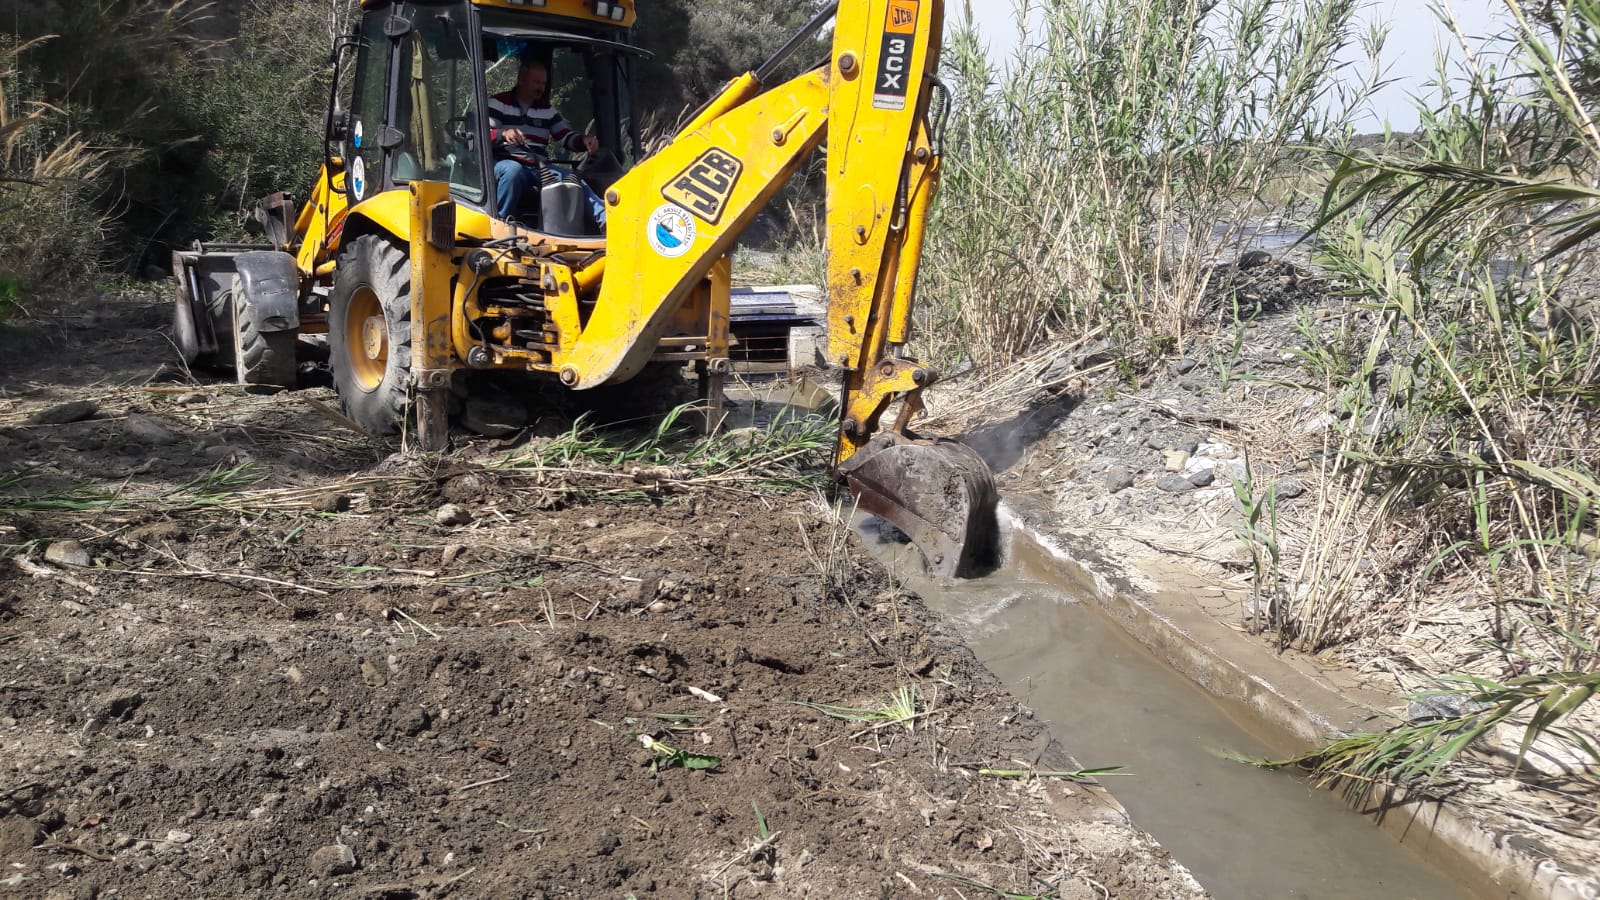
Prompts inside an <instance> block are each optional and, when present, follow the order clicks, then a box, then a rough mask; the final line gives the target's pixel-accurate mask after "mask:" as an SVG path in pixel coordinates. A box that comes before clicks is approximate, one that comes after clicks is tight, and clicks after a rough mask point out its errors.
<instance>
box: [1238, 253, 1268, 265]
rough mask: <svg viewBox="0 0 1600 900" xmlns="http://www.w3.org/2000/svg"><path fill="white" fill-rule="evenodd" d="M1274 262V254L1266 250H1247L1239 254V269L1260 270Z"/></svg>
mask: <svg viewBox="0 0 1600 900" xmlns="http://www.w3.org/2000/svg"><path fill="white" fill-rule="evenodd" d="M1270 262H1272V254H1271V253H1268V252H1267V251H1265V250H1246V251H1245V252H1243V253H1241V254H1239V268H1241V269H1259V268H1261V267H1262V266H1264V265H1266V264H1267V263H1270Z"/></svg>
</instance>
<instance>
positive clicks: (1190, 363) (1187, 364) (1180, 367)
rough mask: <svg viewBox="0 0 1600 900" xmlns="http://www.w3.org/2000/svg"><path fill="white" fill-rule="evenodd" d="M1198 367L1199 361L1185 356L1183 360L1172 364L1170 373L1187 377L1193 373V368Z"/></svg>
mask: <svg viewBox="0 0 1600 900" xmlns="http://www.w3.org/2000/svg"><path fill="white" fill-rule="evenodd" d="M1198 365H1200V360H1198V359H1190V358H1189V357H1187V356H1185V357H1184V358H1183V359H1180V360H1178V361H1177V362H1175V363H1173V364H1172V371H1174V372H1176V373H1177V374H1179V375H1187V374H1189V373H1190V372H1193V371H1194V370H1195V367H1196V366H1198Z"/></svg>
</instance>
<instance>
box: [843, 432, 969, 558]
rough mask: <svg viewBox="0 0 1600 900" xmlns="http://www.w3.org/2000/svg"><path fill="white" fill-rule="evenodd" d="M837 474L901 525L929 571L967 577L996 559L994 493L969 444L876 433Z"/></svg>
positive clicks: (874, 509) (873, 509)
mask: <svg viewBox="0 0 1600 900" xmlns="http://www.w3.org/2000/svg"><path fill="white" fill-rule="evenodd" d="M839 474H840V475H842V476H844V479H845V482H846V483H847V484H848V485H849V486H850V493H851V494H853V495H854V496H855V498H856V502H857V505H858V506H859V507H860V508H861V509H863V510H865V511H867V512H869V513H872V514H873V515H876V516H880V517H882V518H883V519H885V520H886V521H888V522H889V523H890V524H892V525H894V526H895V527H896V528H898V529H900V530H901V531H903V532H905V534H906V536H907V537H909V538H910V539H911V542H912V543H913V544H915V545H916V546H917V549H918V550H920V551H922V556H923V558H924V559H926V560H927V561H928V570H929V572H931V573H932V574H934V575H937V576H942V577H953V578H968V577H971V576H974V575H979V574H982V573H983V572H985V571H987V570H988V569H991V568H993V567H994V566H995V565H996V564H997V563H998V562H999V556H1000V525H999V522H998V520H997V517H996V513H995V507H996V505H997V504H998V503H999V495H998V493H997V492H996V491H995V486H994V475H993V474H991V473H990V471H989V466H988V465H987V464H986V463H984V461H983V458H982V457H980V456H978V454H977V453H976V452H974V451H973V450H972V448H971V447H968V446H967V445H965V444H962V443H959V442H956V441H948V440H939V439H936V438H935V439H927V438H916V437H910V436H906V435H901V434H895V433H894V432H888V431H886V432H880V433H879V434H877V435H876V436H874V437H873V438H872V440H870V441H868V442H867V444H866V446H864V447H862V448H861V449H860V450H858V451H856V453H855V454H854V455H853V456H851V457H850V458H849V459H848V460H846V461H845V462H844V464H843V465H841V466H840V467H839Z"/></svg>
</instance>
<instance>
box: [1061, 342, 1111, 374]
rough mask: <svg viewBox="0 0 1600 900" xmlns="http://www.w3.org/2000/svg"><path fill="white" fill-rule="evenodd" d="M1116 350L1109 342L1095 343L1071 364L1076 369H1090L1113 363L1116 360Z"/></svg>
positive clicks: (1083, 350)
mask: <svg viewBox="0 0 1600 900" xmlns="http://www.w3.org/2000/svg"><path fill="white" fill-rule="evenodd" d="M1118 356H1119V354H1118V353H1117V348H1116V347H1114V346H1113V345H1112V343H1111V342H1110V341H1095V342H1094V343H1092V344H1090V345H1089V346H1087V347H1084V348H1083V349H1082V350H1079V351H1078V353H1077V356H1076V357H1074V358H1073V361H1072V364H1073V366H1075V367H1076V368H1078V369H1092V368H1094V367H1095V366H1101V365H1105V364H1106V363H1109V362H1114V361H1115V360H1116V359H1117V358H1118Z"/></svg>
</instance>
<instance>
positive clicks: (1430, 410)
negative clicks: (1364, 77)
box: [1281, 0, 1600, 780]
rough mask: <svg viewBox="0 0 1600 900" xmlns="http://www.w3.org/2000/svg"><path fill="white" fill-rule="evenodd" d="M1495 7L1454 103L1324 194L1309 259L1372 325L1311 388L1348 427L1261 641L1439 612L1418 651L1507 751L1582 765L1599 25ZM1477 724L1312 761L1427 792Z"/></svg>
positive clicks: (1512, 2)
mask: <svg viewBox="0 0 1600 900" xmlns="http://www.w3.org/2000/svg"><path fill="white" fill-rule="evenodd" d="M1502 3H1503V5H1504V8H1505V9H1506V11H1507V12H1508V13H1510V14H1511V19H1512V21H1513V23H1514V26H1513V27H1514V30H1513V33H1512V35H1511V36H1510V37H1509V38H1507V40H1506V42H1505V44H1504V45H1503V46H1501V47H1500V48H1498V51H1497V52H1496V53H1494V54H1481V53H1470V52H1469V53H1467V57H1468V60H1469V61H1468V65H1467V68H1466V80H1465V89H1464V90H1457V91H1456V92H1454V93H1453V94H1449V95H1447V96H1446V98H1445V101H1444V103H1443V104H1442V105H1441V106H1440V107H1439V108H1437V109H1434V110H1430V111H1428V115H1426V116H1425V118H1424V122H1423V130H1422V133H1421V134H1419V135H1418V140H1417V141H1416V142H1415V144H1414V147H1415V150H1414V152H1412V153H1410V154H1408V155H1405V156H1395V155H1390V156H1382V157H1371V156H1363V157H1352V158H1350V159H1349V160H1347V161H1346V163H1345V164H1344V165H1343V166H1342V167H1341V168H1340V170H1339V171H1338V173H1337V174H1336V176H1335V177H1334V178H1333V179H1332V181H1331V182H1330V184H1329V186H1328V189H1327V193H1326V196H1325V198H1324V212H1325V214H1326V218H1327V219H1328V225H1327V227H1326V228H1325V230H1324V232H1323V248H1324V253H1323V259H1322V262H1323V263H1324V264H1325V265H1327V266H1329V267H1330V268H1332V269H1334V270H1335V271H1337V272H1338V273H1339V274H1341V275H1342V276H1343V277H1344V279H1345V280H1346V282H1347V284H1348V285H1349V286H1350V287H1351V289H1352V290H1353V291H1354V292H1357V293H1359V294H1360V295H1361V296H1362V298H1363V302H1364V304H1365V306H1366V307H1367V309H1368V311H1369V313H1370V314H1371V316H1372V319H1373V322H1374V326H1375V327H1374V329H1373V332H1372V334H1371V337H1370V340H1369V341H1368V343H1367V346H1366V347H1365V348H1364V352H1362V353H1361V354H1360V358H1359V360H1358V361H1357V364H1356V368H1355V369H1354V370H1353V371H1351V372H1349V373H1348V377H1346V378H1343V379H1341V380H1339V381H1338V382H1337V383H1334V384H1333V385H1332V387H1331V390H1332V391H1333V392H1334V393H1335V394H1336V395H1337V402H1338V406H1339V407H1340V408H1342V409H1344V410H1346V411H1347V412H1349V413H1350V416H1349V419H1348V420H1347V425H1346V426H1345V427H1344V428H1343V429H1342V430H1341V431H1340V432H1338V433H1337V434H1336V435H1335V437H1334V438H1333V440H1332V444H1333V446H1332V449H1334V450H1335V451H1336V452H1335V453H1333V454H1330V460H1331V462H1330V463H1329V465H1328V472H1327V474H1328V475H1330V476H1331V479H1330V481H1329V482H1328V484H1327V486H1326V488H1325V491H1324V498H1325V499H1324V503H1323V504H1322V507H1321V509H1320V511H1319V512H1320V514H1319V516H1318V517H1317V521H1316V526H1315V527H1316V529H1317V534H1316V539H1315V540H1314V541H1313V542H1312V543H1313V545H1314V546H1315V547H1316V548H1318V549H1317V552H1315V553H1308V554H1306V556H1305V558H1304V559H1303V560H1302V564H1301V566H1300V568H1299V571H1298V573H1297V576H1296V578H1295V581H1296V584H1295V586H1294V589H1293V590H1292V591H1290V593H1291V594H1292V599H1291V600H1290V601H1289V602H1288V603H1287V604H1286V606H1285V608H1284V609H1283V610H1282V621H1281V626H1282V627H1283V628H1284V629H1285V631H1286V632H1287V633H1288V634H1289V635H1291V636H1292V639H1293V642H1294V643H1295V644H1296V645H1297V646H1300V647H1302V648H1303V649H1307V650H1313V651H1314V650H1318V649H1320V648H1323V647H1326V646H1329V645H1333V644H1337V643H1340V642H1342V641H1345V640H1348V639H1351V638H1353V637H1356V636H1363V635H1365V636H1368V637H1371V636H1373V635H1374V633H1375V630H1378V629H1382V630H1383V631H1384V633H1392V629H1396V628H1399V627H1403V626H1404V625H1406V624H1407V623H1408V622H1413V621H1415V620H1416V619H1417V618H1419V617H1421V616H1422V614H1423V613H1422V611H1423V610H1425V609H1429V608H1436V607H1438V606H1439V605H1440V603H1441V599H1442V598H1443V599H1444V600H1445V601H1446V602H1448V603H1449V604H1450V605H1451V606H1452V607H1453V609H1452V611H1451V614H1452V615H1455V616H1459V617H1461V618H1463V619H1464V620H1466V621H1476V622H1481V623H1483V624H1482V626H1481V627H1482V629H1483V633H1479V634H1476V635H1469V636H1465V637H1462V638H1461V639H1460V640H1459V643H1458V644H1457V645H1456V646H1449V647H1444V648H1440V649H1437V650H1436V651H1435V653H1434V655H1435V657H1436V660H1437V661H1438V662H1439V663H1442V664H1443V665H1444V666H1446V667H1449V668H1454V669H1458V670H1460V671H1461V672H1462V675H1461V676H1460V677H1458V678H1457V679H1456V681H1457V682H1459V683H1464V684H1466V685H1468V687H1467V688H1465V689H1460V690H1456V692H1457V693H1463V694H1465V695H1467V699H1469V700H1474V701H1476V702H1479V703H1488V704H1491V705H1492V707H1493V710H1494V716H1495V717H1497V718H1508V717H1512V716H1520V717H1521V718H1522V720H1526V721H1528V722H1529V738H1528V739H1527V740H1525V741H1524V749H1525V748H1526V746H1527V744H1528V741H1529V740H1532V737H1533V736H1534V735H1535V734H1536V733H1538V732H1542V731H1550V732H1551V733H1552V734H1553V735H1556V736H1558V737H1559V736H1567V737H1572V738H1573V740H1572V743H1574V744H1575V747H1576V748H1577V749H1578V750H1579V751H1580V753H1581V754H1584V755H1588V756H1590V757H1594V756H1595V753H1596V751H1595V749H1594V745H1593V743H1592V742H1591V741H1590V739H1588V738H1585V737H1583V731H1582V729H1577V730H1573V729H1571V728H1569V727H1568V726H1570V725H1573V724H1574V723H1577V722H1582V723H1584V724H1585V727H1587V728H1589V729H1593V727H1594V719H1595V715H1594V711H1593V710H1591V709H1589V708H1588V706H1587V704H1588V700H1589V699H1590V697H1591V696H1592V694H1593V691H1594V684H1595V683H1596V682H1595V678H1596V672H1597V671H1600V652H1597V649H1596V648H1597V646H1600V599H1597V596H1596V585H1597V581H1596V576H1597V574H1600V572H1597V570H1596V566H1595V557H1596V556H1597V555H1600V553H1597V551H1600V541H1597V539H1596V538H1595V530H1596V521H1595V514H1596V511H1597V509H1600V475H1597V462H1600V450H1597V448H1600V417H1597V415H1596V413H1597V412H1600V388H1597V387H1596V385H1597V384H1600V358H1597V354H1596V350H1597V349H1600V346H1597V334H1596V328H1597V327H1600V315H1597V308H1596V307H1595V306H1594V305H1593V302H1594V301H1593V297H1594V294H1595V269H1594V266H1593V261H1594V250H1593V247H1592V246H1591V244H1592V240H1593V238H1594V237H1595V236H1596V234H1600V206H1597V205H1596V204H1595V200H1596V199H1600V193H1597V192H1596V190H1595V188H1594V184H1595V177H1596V175H1597V174H1600V129H1597V128H1596V122H1595V116H1596V114H1600V93H1597V90H1596V87H1597V86H1596V85H1595V83H1594V82H1593V80H1592V79H1591V78H1590V77H1589V74H1588V73H1590V72H1591V71H1592V69H1593V67H1594V65H1595V61H1596V60H1597V59H1600V7H1596V6H1595V5H1594V4H1593V3H1592V2H1589V0H1551V2H1548V3H1543V4H1541V5H1540V7H1539V9H1538V12H1539V15H1538V16H1535V15H1532V14H1530V12H1529V10H1527V9H1525V8H1524V6H1523V4H1522V3H1521V2H1520V0H1502ZM1440 11H1441V15H1442V16H1443V17H1444V20H1445V21H1446V22H1447V23H1449V24H1451V25H1454V22H1455V17H1454V15H1453V13H1452V11H1451V8H1450V6H1449V4H1448V3H1445V4H1444V5H1442V6H1441V7H1440ZM1456 36H1457V39H1458V40H1459V41H1460V42H1461V44H1462V47H1463V49H1464V50H1469V49H1470V48H1469V45H1468V42H1467V39H1466V36H1465V35H1462V34H1460V32H1459V30H1457V35H1456ZM1500 682H1503V683H1504V684H1505V685H1512V686H1514V687H1515V690H1502V689H1499V688H1500V686H1501V685H1500ZM1485 685H1488V686H1489V688H1496V689H1495V690H1490V689H1489V688H1486V687H1485ZM1577 685H1583V686H1584V687H1583V689H1582V690H1577V689H1575V687H1574V686H1577ZM1453 690H1454V689H1453ZM1468 719H1470V720H1471V721H1467V720H1468ZM1480 720H1482V721H1487V719H1486V718H1485V717H1484V716H1481V715H1477V714H1471V713H1469V714H1468V715H1467V716H1466V717H1465V718H1460V719H1459V720H1447V721H1445V722H1443V723H1436V724H1433V725H1428V726H1421V727H1413V726H1406V727H1403V728H1401V729H1398V730H1396V731H1392V732H1387V733H1385V734H1383V735H1366V736H1356V737H1357V738H1359V740H1356V742H1355V744H1354V745H1351V746H1349V747H1339V748H1331V749H1330V752H1329V753H1327V754H1324V755H1323V756H1322V757H1320V758H1319V759H1318V760H1317V762H1318V763H1319V764H1322V765H1324V766H1327V765H1328V764H1329V763H1330V761H1331V762H1332V763H1333V766H1332V768H1335V769H1337V768H1340V767H1341V766H1342V767H1344V768H1346V769H1349V768H1352V767H1353V768H1354V769H1355V770H1357V771H1359V772H1360V774H1362V775H1363V777H1370V776H1371V775H1372V771H1371V770H1372V769H1373V767H1374V766H1376V768H1378V769H1382V768H1385V767H1388V768H1389V769H1390V770H1391V771H1392V772H1394V773H1396V774H1397V775H1398V777H1399V778H1400V779H1401V780H1405V779H1406V778H1407V777H1410V778H1420V777H1422V776H1424V775H1427V776H1430V777H1431V776H1432V775H1434V774H1437V772H1438V771H1439V768H1440V766H1442V765H1443V764H1445V763H1448V762H1449V761H1450V759H1452V758H1454V756H1456V755H1457V754H1458V753H1460V752H1461V751H1462V750H1463V749H1465V747H1467V746H1468V745H1469V744H1470V743H1471V742H1472V740H1475V739H1476V737H1477V736H1478V735H1480V734H1482V733H1483V729H1481V728H1478V727H1477V725H1479V724H1481V722H1480ZM1569 720H1570V721H1569ZM1466 735H1470V737H1466V738H1463V736H1466ZM1334 750H1336V751H1337V752H1333V751H1334ZM1341 760H1342V761H1343V762H1341ZM1596 762H1600V758H1596ZM1346 763H1348V764H1349V765H1345V764H1346Z"/></svg>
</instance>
